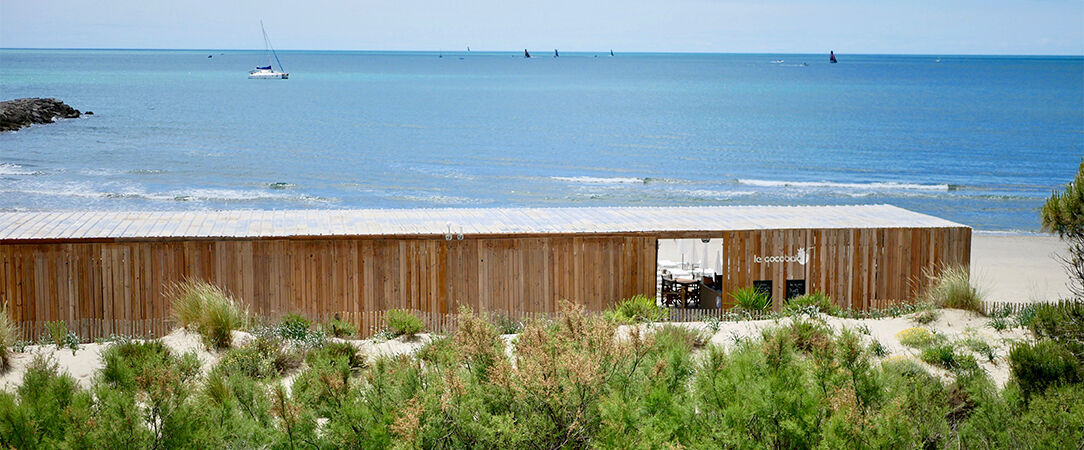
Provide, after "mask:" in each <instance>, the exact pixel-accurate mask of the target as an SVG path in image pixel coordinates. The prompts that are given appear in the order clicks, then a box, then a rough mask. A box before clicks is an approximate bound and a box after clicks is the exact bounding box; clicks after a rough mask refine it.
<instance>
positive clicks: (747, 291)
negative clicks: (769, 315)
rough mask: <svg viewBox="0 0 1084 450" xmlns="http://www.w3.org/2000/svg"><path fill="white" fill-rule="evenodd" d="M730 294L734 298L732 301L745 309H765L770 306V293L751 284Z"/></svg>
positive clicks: (750, 310)
mask: <svg viewBox="0 0 1084 450" xmlns="http://www.w3.org/2000/svg"><path fill="white" fill-rule="evenodd" d="M730 296H731V297H733V298H734V303H735V304H737V306H738V307H739V308H741V309H743V310H745V311H749V312H757V311H767V310H769V309H771V307H772V296H771V294H769V293H767V292H764V291H762V290H759V289H757V288H755V287H752V286H750V287H744V288H741V289H738V290H736V291H734V292H732V293H731V294H730Z"/></svg>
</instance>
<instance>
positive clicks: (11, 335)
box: [0, 303, 19, 373]
mask: <svg viewBox="0 0 1084 450" xmlns="http://www.w3.org/2000/svg"><path fill="white" fill-rule="evenodd" d="M18 341H19V326H18V325H16V324H15V321H14V320H12V319H11V316H10V315H8V305H7V303H4V306H3V308H0V373H4V372H7V370H8V369H9V368H11V351H12V349H15V348H16V347H17V346H18Z"/></svg>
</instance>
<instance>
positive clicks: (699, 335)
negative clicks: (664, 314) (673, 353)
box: [653, 323, 711, 349]
mask: <svg viewBox="0 0 1084 450" xmlns="http://www.w3.org/2000/svg"><path fill="white" fill-rule="evenodd" d="M653 337H654V338H655V340H656V341H668V342H675V343H678V342H680V343H681V344H682V345H684V346H686V347H687V348H689V349H694V348H701V347H703V346H704V345H707V343H708V341H710V340H711V335H710V334H708V333H707V332H705V331H703V330H698V329H695V328H690V327H684V326H681V325H674V324H670V323H668V324H666V325H663V326H662V327H660V328H659V329H658V330H657V331H655V334H654V335H653Z"/></svg>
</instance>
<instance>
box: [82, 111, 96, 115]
mask: <svg viewBox="0 0 1084 450" xmlns="http://www.w3.org/2000/svg"><path fill="white" fill-rule="evenodd" d="M83 115H84V116H93V115H94V111H87V112H85V113H83Z"/></svg>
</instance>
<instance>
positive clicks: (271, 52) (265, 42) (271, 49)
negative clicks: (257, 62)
mask: <svg viewBox="0 0 1084 450" xmlns="http://www.w3.org/2000/svg"><path fill="white" fill-rule="evenodd" d="M260 32H261V33H263V45H264V48H265V51H267V52H268V55H267V65H269V66H270V65H271V57H272V56H274V57H275V62H276V63H278V65H279V72H285V71H286V69H283V68H282V61H279V55H278V53H275V47H274V46H273V45H271V38H269V37H267V30H266V29H265V28H264V26H263V20H260Z"/></svg>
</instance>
